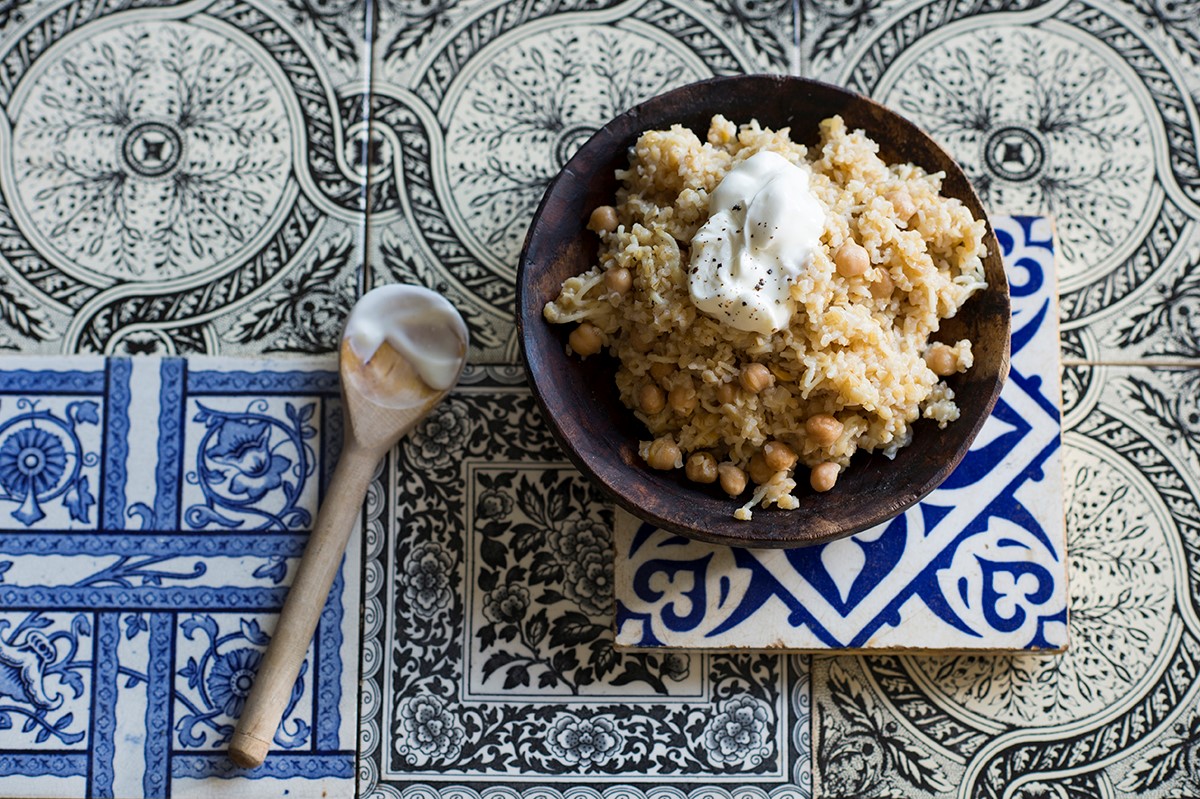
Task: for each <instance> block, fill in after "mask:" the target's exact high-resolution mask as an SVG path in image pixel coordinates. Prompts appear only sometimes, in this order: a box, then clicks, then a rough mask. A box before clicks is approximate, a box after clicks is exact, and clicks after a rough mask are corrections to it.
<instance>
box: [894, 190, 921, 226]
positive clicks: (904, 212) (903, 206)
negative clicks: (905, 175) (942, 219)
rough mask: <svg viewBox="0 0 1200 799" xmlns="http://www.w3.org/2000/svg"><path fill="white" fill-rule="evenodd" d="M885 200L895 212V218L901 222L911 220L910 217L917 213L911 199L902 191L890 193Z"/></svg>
mask: <svg viewBox="0 0 1200 799" xmlns="http://www.w3.org/2000/svg"><path fill="white" fill-rule="evenodd" d="M887 199H888V201H889V202H890V203H891V204H892V208H894V209H895V210H896V218H897V219H899V220H900V221H901V222H907V221H908V220H910V219H912V215H913V214H915V213H916V212H917V206H916V205H914V204H913V201H912V197H910V196H909V195H908V192H907V191H905V190H904V189H896V190H895V191H893V192H890V193H889V194H888V195H887Z"/></svg>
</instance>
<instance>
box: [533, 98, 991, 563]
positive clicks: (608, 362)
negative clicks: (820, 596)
mask: <svg viewBox="0 0 1200 799" xmlns="http://www.w3.org/2000/svg"><path fill="white" fill-rule="evenodd" d="M717 113H720V114H723V115H724V116H725V117H726V118H728V119H730V120H732V121H733V122H735V123H736V124H742V123H745V122H749V121H750V120H751V119H757V120H758V121H759V122H760V123H761V124H763V125H764V126H767V127H770V128H781V127H785V126H787V127H790V128H791V134H792V138H793V139H794V140H796V141H798V142H801V143H805V144H814V143H815V142H816V141H817V140H818V130H817V123H818V122H819V121H820V120H822V119H825V118H826V117H829V116H832V115H834V114H840V115H841V116H842V118H843V119H844V120H845V121H846V124H847V126H848V127H850V128H852V129H854V128H862V129H863V130H865V131H866V133H867V134H868V135H869V136H870V137H871V138H873V139H874V140H875V141H876V142H878V143H879V146H880V154H881V155H882V157H883V158H884V160H885V161H887V162H888V163H898V162H913V163H915V164H918V165H919V166H922V167H924V168H925V169H926V170H928V171H929V172H944V173H945V174H946V178H945V181H944V183H943V187H942V192H943V194H945V195H948V196H951V197H957V198H958V199H960V200H962V202H963V203H965V204H966V206H967V207H968V208H970V209H971V212H972V213H973V214H974V215H975V217H976V218H977V219H979V218H986V217H985V214H984V210H983V208H982V206H981V205H980V203H979V198H978V197H977V196H976V195H975V192H974V190H973V189H972V188H971V186H970V184H969V183H968V182H967V178H966V176H965V175H963V173H962V170H961V169H959V167H958V164H956V163H955V162H954V160H953V159H952V158H951V157H950V156H949V155H947V154H946V152H945V151H944V150H942V149H941V148H940V147H939V146H938V145H937V144H935V143H934V141H933V140H932V139H931V138H929V136H927V135H926V134H925V133H923V132H922V131H921V130H920V129H918V128H917V127H916V126H915V125H913V124H912V123H911V122H909V121H908V120H906V119H904V118H903V117H901V116H899V115H897V114H896V113H894V112H892V111H890V110H888V109H887V108H884V107H883V106H882V105H879V104H878V103H875V102H872V101H871V100H868V99H867V98H865V97H861V96H859V95H856V94H853V93H851V92H848V91H845V90H843V89H839V88H837V87H835V86H829V85H826V84H823V83H818V82H815V81H811V80H804V79H801V78H791V77H782V76H774V75H747V76H742V77H733V78H715V79H712V80H707V81H702V82H700V83H694V84H692V85H690V86H684V87H682V88H679V89H676V90H674V91H671V92H667V93H666V94H663V95H661V96H658V97H655V98H653V99H651V100H648V101H646V102H645V103H642V104H641V105H639V106H637V107H635V108H632V109H630V110H629V111H628V112H626V113H624V114H622V115H621V116H619V117H617V118H616V119H614V120H613V121H611V122H609V123H608V124H607V125H605V126H604V127H603V128H601V129H600V130H599V131H598V132H597V133H596V134H595V135H594V136H593V137H592V138H591V139H589V140H588V141H587V142H586V143H585V144H584V145H583V146H582V147H581V148H580V149H579V151H578V152H577V153H575V155H574V157H573V158H571V160H570V161H568V162H567V164H566V166H564V167H563V170H562V172H561V173H560V174H559V175H558V177H557V178H555V180H554V182H553V183H551V184H550V187H549V188H548V189H547V191H546V195H545V197H544V198H543V199H542V203H541V206H540V207H539V208H538V210H537V213H536V215H535V216H534V218H533V223H532V224H531V225H530V228H529V234H528V236H527V238H526V240H525V248H524V251H523V252H522V253H521V262H520V267H519V270H518V272H517V309H518V310H517V323H518V332H519V336H520V339H521V348H522V353H523V355H524V357H525V364H526V366H527V368H528V372H529V380H530V384H531V386H532V388H533V393H534V396H536V397H537V400H538V402H539V403H540V404H541V406H542V410H543V411H544V412H545V415H546V421H547V422H548V423H549V425H550V428H551V430H553V432H554V435H555V436H556V437H557V439H558V441H559V443H561V444H562V446H563V449H564V450H566V452H567V454H568V456H570V458H571V460H572V461H574V463H575V465H576V466H578V467H579V469H580V471H582V472H583V473H584V474H586V475H588V476H589V477H591V478H592V479H594V480H595V481H596V482H598V483H599V484H600V485H601V486H602V487H603V488H604V489H605V490H606V491H607V492H608V493H609V494H611V495H612V497H613V499H615V500H616V502H617V503H618V504H619V505H621V506H622V507H624V508H625V509H626V510H628V511H630V512H631V513H633V514H634V515H636V516H638V517H640V518H642V519H644V520H646V521H648V522H652V523H654V524H655V525H657V526H659V527H661V528H663V529H665V530H670V531H673V532H676V533H680V534H682V535H685V536H689V537H691V538H696V539H700V540H702V541H710V542H714V543H720V544H729V545H732V546H749V547H798V546H808V545H811V544H819V543H824V542H827V541H832V540H834V539H837V538H841V537H843V536H847V535H851V534H853V533H857V532H859V531H862V530H865V529H867V528H869V527H872V526H874V525H876V524H879V523H881V522H884V521H886V520H888V519H890V518H892V517H894V516H896V515H897V514H899V513H901V512H903V511H904V510H905V509H906V508H909V507H910V506H912V505H914V504H916V503H917V502H918V501H920V500H921V498H922V497H924V496H925V495H926V494H928V493H929V492H930V491H932V490H933V489H934V488H936V487H937V486H938V485H939V484H940V483H941V482H942V481H943V480H945V479H946V477H947V476H948V475H949V474H950V472H951V471H952V470H953V469H954V467H955V466H957V465H958V463H959V461H960V460H961V459H962V458H963V456H964V455H965V454H966V452H967V449H968V448H969V447H970V445H971V441H972V440H974V438H975V436H976V434H977V433H978V432H979V430H980V428H981V427H982V426H983V423H984V422H985V421H986V420H987V417H988V414H989V413H990V412H991V410H992V406H993V405H994V404H995V402H996V397H997V396H999V394H1000V388H1001V386H1002V385H1003V383H1004V379H1005V377H1006V376H1007V374H1008V357H1009V322H1010V319H1009V297H1008V282H1007V280H1006V279H1005V275H1004V266H1003V264H1002V263H1001V260H1000V248H999V245H998V244H997V242H996V236H995V233H993V232H992V229H991V226H990V224H989V226H988V233H987V239H986V243H987V248H988V255H987V258H986V259H985V268H986V275H987V281H988V289H987V290H986V291H985V292H982V293H980V294H977V295H976V296H974V297H972V298H971V300H970V301H969V302H968V303H967V304H966V305H964V306H963V308H962V310H961V311H960V312H959V314H958V316H957V317H956V318H954V319H951V320H946V321H945V322H943V324H942V329H941V331H940V332H939V334H938V335H937V336H936V338H938V339H940V340H944V341H954V340H957V339H960V338H969V339H971V341H972V345H973V351H974V354H975V365H974V366H973V367H972V368H971V369H970V370H969V371H968V372H967V373H966V374H962V375H957V376H955V377H952V378H950V379H949V381H948V382H949V384H950V386H951V387H952V388H953V389H954V393H955V399H956V402H957V403H958V406H959V408H960V410H961V416H960V418H959V419H958V421H956V422H954V423H953V424H950V425H949V426H948V427H946V429H944V430H939V429H938V427H937V425H936V424H935V423H933V422H931V421H926V420H921V421H918V422H917V423H916V427H915V430H914V432H913V441H912V443H911V444H910V445H909V446H907V447H905V448H903V449H902V450H900V452H899V453H898V454H897V455H896V458H895V459H894V460H888V459H887V458H885V457H883V456H882V455H867V454H865V453H860V454H859V455H857V456H856V457H855V458H854V460H853V462H852V463H851V465H850V468H849V469H847V470H845V471H844V472H843V473H842V475H841V476H840V477H839V478H838V483H837V485H836V486H835V487H834V488H833V490H831V491H829V492H827V493H824V494H817V493H815V492H813V491H812V490H811V489H809V487H808V484H807V480H806V479H804V476H803V474H801V475H800V479H798V480H797V483H798V484H799V487H798V488H797V489H796V492H795V493H796V495H797V498H798V499H799V501H800V507H799V508H797V509H795V510H791V511H781V510H778V509H775V508H772V509H762V508H758V509H755V511H754V519H753V520H752V521H749V522H743V521H737V520H736V519H734V518H733V511H734V510H735V509H736V508H737V507H738V506H739V505H740V504H741V502H743V501H744V498H743V499H742V500H733V499H730V498H728V497H727V496H725V495H724V494H723V493H721V491H720V490H719V489H717V488H715V487H708V486H699V485H697V484H695V483H690V482H688V481H687V479H686V478H685V477H684V475H683V470H682V469H677V470H675V471H674V472H661V471H655V470H653V469H650V468H649V467H648V466H646V465H645V463H644V462H642V460H641V459H640V458H639V457H638V454H637V445H638V441H639V440H640V439H647V438H649V437H650V436H649V433H648V432H647V431H646V429H645V428H644V427H643V425H642V424H641V422H639V421H638V420H637V419H636V418H634V415H633V413H632V411H630V410H629V409H627V408H626V407H625V406H624V405H622V404H621V401H620V399H619V397H618V394H617V389H616V385H615V383H614V373H615V367H616V363H615V361H614V360H612V359H611V358H608V357H607V356H593V357H591V358H588V359H587V361H586V362H585V361H581V360H580V359H579V358H577V357H574V356H572V357H568V356H567V355H566V353H565V351H564V346H565V344H566V340H567V336H568V334H569V333H570V332H571V329H572V328H573V327H574V326H573V325H552V324H550V323H548V322H546V321H545V319H544V318H543V317H542V308H543V307H544V306H545V305H546V303H547V302H548V301H550V300H552V299H554V298H555V297H556V296H558V293H559V289H560V287H561V285H562V282H563V280H565V279H566V278H568V277H570V276H571V275H576V274H579V273H580V272H583V271H585V270H586V269H588V268H590V267H591V266H592V265H593V264H594V263H595V261H596V251H597V247H598V244H599V241H598V239H597V238H596V236H595V235H593V234H592V233H590V232H589V231H588V230H587V229H586V224H587V219H588V216H589V214H590V213H591V211H592V209H594V208H595V207H596V206H598V205H605V204H611V203H612V202H613V200H614V196H615V193H616V190H617V179H616V177H615V176H614V170H616V169H617V168H624V167H626V166H628V159H629V148H630V147H631V146H632V145H633V144H634V142H635V141H636V140H637V137H638V136H639V135H640V134H641V133H642V132H644V131H647V130H654V129H664V128H667V127H669V126H671V125H672V124H676V123H679V124H683V125H685V126H687V127H689V128H691V129H692V130H694V131H696V132H697V133H698V134H699V135H700V138H701V140H703V139H704V137H705V133H706V131H707V130H708V125H709V121H710V119H711V118H712V116H713V115H714V114H717ZM747 496H748V495H747Z"/></svg>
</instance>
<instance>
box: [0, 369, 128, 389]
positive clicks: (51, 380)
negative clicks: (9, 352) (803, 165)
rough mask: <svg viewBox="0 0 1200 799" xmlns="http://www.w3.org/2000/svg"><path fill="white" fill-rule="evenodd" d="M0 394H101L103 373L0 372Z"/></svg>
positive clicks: (41, 370) (48, 370)
mask: <svg viewBox="0 0 1200 799" xmlns="http://www.w3.org/2000/svg"><path fill="white" fill-rule="evenodd" d="M0 392H4V393H8V394H28V393H31V392H36V393H38V394H101V393H103V392H104V372H103V371H95V372H78V371H70V372H56V371H53V370H50V369H38V370H33V369H12V370H8V371H3V372H0Z"/></svg>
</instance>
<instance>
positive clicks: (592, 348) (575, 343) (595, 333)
mask: <svg viewBox="0 0 1200 799" xmlns="http://www.w3.org/2000/svg"><path fill="white" fill-rule="evenodd" d="M567 343H568V344H570V345H571V350H572V351H574V353H575V354H576V355H578V356H579V357H580V358H586V357H587V356H589V355H595V354H596V353H597V352H599V351H600V348H601V347H602V346H604V340H603V339H602V338H601V337H600V328H598V327H596V326H595V325H593V324H592V323H591V322H580V323H579V327H577V328H575V329H574V330H572V331H571V335H570V336H568V337H567Z"/></svg>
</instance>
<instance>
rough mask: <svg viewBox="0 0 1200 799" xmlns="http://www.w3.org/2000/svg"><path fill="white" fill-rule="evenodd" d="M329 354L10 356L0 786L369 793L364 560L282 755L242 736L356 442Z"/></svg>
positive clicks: (324, 627) (2, 543)
mask: <svg viewBox="0 0 1200 799" xmlns="http://www.w3.org/2000/svg"><path fill="white" fill-rule="evenodd" d="M329 366H331V364H330V363H329V361H327V360H326V361H323V362H320V363H313V362H311V361H303V362H298V361H289V362H286V363H276V364H275V365H274V366H272V365H270V364H268V363H263V362H257V363H256V365H255V368H254V371H252V372H246V371H240V370H233V369H231V368H230V363H229V362H228V361H211V360H209V361H206V360H204V359H191V360H190V361H187V362H185V361H183V360H182V359H177V358H176V359H166V360H162V359H150V358H141V359H137V360H130V359H119V358H113V359H107V360H106V359H104V358H102V357H96V356H92V357H76V358H71V359H68V358H63V359H59V360H56V361H54V362H53V365H52V366H51V365H48V362H46V361H34V360H32V359H28V358H8V359H6V360H3V361H0V609H2V610H0V795H4V796H95V797H99V796H128V797H140V796H167V795H171V796H212V795H214V792H216V791H218V790H219V791H220V792H221V794H222V795H229V796H235V795H236V796H253V797H261V796H283V795H287V796H293V797H305V796H313V797H317V796H326V795H339V794H340V795H348V794H350V793H352V791H353V777H354V748H355V741H356V721H357V708H356V701H357V683H358V636H359V619H358V614H357V613H355V612H354V608H355V606H356V604H357V600H358V595H359V575H360V570H361V567H360V561H359V558H358V549H357V547H355V548H354V549H353V550H352V551H351V554H350V556H349V558H348V559H347V561H346V563H345V564H344V566H343V571H342V573H341V575H340V576H339V577H338V579H337V581H336V583H335V590H334V592H333V594H332V595H331V597H330V599H329V601H328V603H327V604H326V606H325V609H324V611H323V613H322V617H321V622H320V626H319V628H318V631H317V635H316V638H315V641H314V643H313V645H312V648H311V649H310V651H309V653H308V656H307V658H306V660H305V663H304V666H303V667H302V670H301V676H300V678H299V679H298V681H297V683H296V686H295V688H294V689H293V693H292V699H291V701H290V703H289V705H288V708H287V710H286V711H285V715H284V720H283V723H282V725H281V728H280V731H279V732H278V733H277V735H276V736H275V746H274V747H273V752H272V753H271V756H270V758H269V759H268V761H267V766H266V767H265V768H263V769H261V770H259V771H256V772H253V773H246V772H241V771H239V770H237V769H234V768H233V767H232V766H231V764H230V763H229V761H228V759H227V757H226V755H225V745H226V744H227V743H228V741H229V738H230V736H231V735H232V733H233V724H234V722H235V721H236V720H237V716H238V714H239V713H240V712H241V708H242V707H243V705H244V703H245V699H246V695H247V693H248V688H249V682H250V679H251V676H252V674H253V672H254V670H255V669H256V668H257V666H258V663H259V662H260V660H261V657H262V651H263V649H264V648H265V646H266V644H267V643H268V641H269V640H270V633H271V630H272V628H273V627H274V624H275V619H276V613H277V611H278V609H279V607H280V606H281V605H282V604H283V598H284V596H285V593H286V590H287V585H288V584H289V583H290V581H291V578H292V575H293V573H294V571H295V566H296V563H297V560H298V558H299V556H300V554H301V552H302V550H303V547H304V542H305V540H306V537H307V532H308V530H309V529H311V526H312V519H313V516H314V514H315V511H316V508H317V504H318V500H319V495H320V491H321V485H322V484H323V482H324V481H325V479H326V478H327V476H328V473H329V471H330V470H331V468H332V464H333V463H334V461H335V460H336V457H337V450H338V449H339V447H340V442H341V416H340V414H341V409H340V403H339V402H338V399H337V378H336V374H335V373H333V372H331V371H329Z"/></svg>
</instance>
